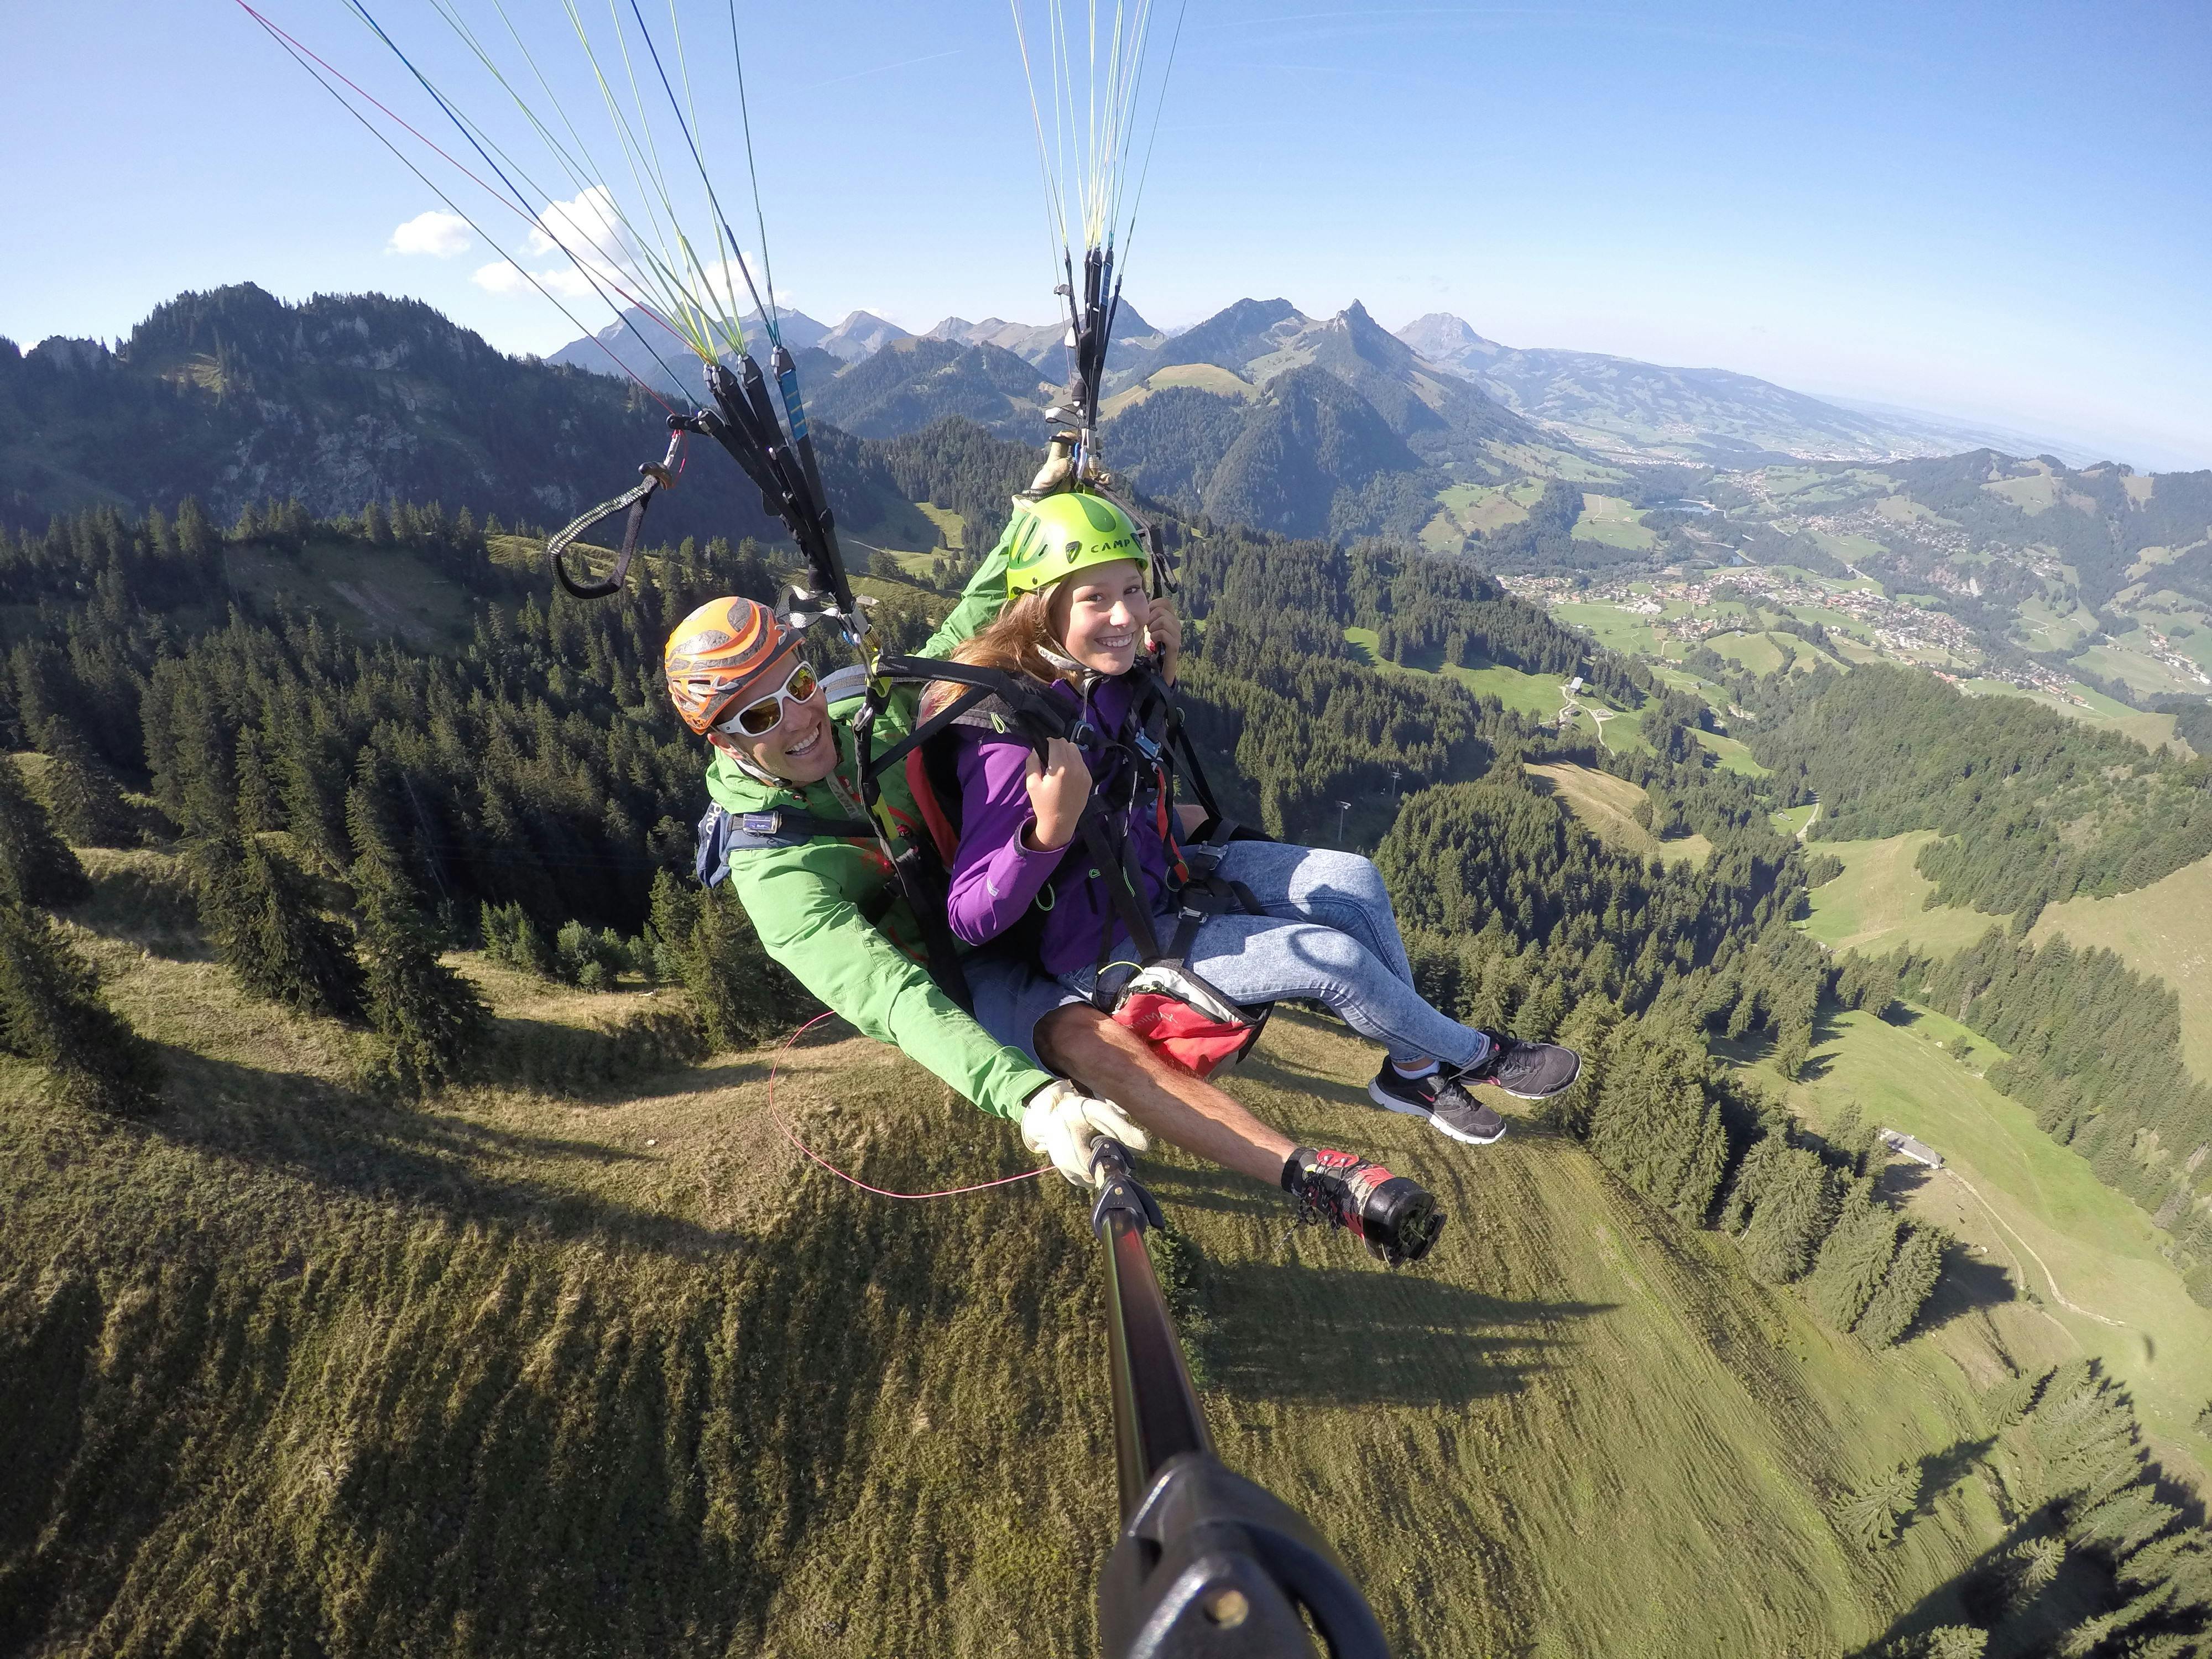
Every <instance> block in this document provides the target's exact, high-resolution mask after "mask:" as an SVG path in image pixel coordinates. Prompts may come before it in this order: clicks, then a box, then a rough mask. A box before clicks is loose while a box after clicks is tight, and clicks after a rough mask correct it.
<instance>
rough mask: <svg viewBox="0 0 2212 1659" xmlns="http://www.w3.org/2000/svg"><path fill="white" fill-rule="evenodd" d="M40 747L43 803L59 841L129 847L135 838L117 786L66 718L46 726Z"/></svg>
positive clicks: (132, 825) (96, 845)
mask: <svg viewBox="0 0 2212 1659" xmlns="http://www.w3.org/2000/svg"><path fill="white" fill-rule="evenodd" d="M39 747H40V750H43V751H45V754H46V799H48V800H50V801H51V802H52V804H53V807H52V810H53V817H54V825H55V828H57V829H59V830H60V831H61V833H62V835H63V836H65V837H66V838H67V839H68V840H70V841H72V842H76V844H77V845H78V846H80V847H129V846H131V845H132V844H133V843H134V842H136V841H137V839H138V836H137V826H136V825H135V824H134V823H132V821H131V808H130V807H129V805H126V804H125V801H124V799H123V790H122V787H120V786H119V785H118V783H117V782H116V781H115V777H114V775H113V774H112V773H111V772H109V771H108V769H106V767H105V766H103V765H101V764H100V759H99V757H97V756H95V755H94V753H93V752H92V745H91V744H88V743H87V742H86V741H85V740H84V734H83V733H82V732H80V731H78V730H77V729H76V725H75V724H74V723H73V722H72V721H70V720H69V718H68V717H67V716H65V715H62V714H56V715H54V716H52V718H51V719H49V720H47V721H46V725H45V726H44V727H43V728H41V729H40V732H39Z"/></svg>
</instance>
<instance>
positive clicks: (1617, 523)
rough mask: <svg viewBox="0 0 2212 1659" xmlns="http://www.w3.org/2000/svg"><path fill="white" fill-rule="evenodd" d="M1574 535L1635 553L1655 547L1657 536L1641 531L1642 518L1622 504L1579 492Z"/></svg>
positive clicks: (1616, 499)
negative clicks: (1580, 501)
mask: <svg viewBox="0 0 2212 1659" xmlns="http://www.w3.org/2000/svg"><path fill="white" fill-rule="evenodd" d="M1574 533H1575V534H1576V535H1577V536H1578V537H1580V538H1582V539H1583V540H1584V541H1592V542H1602V543H1604V544H1606V545H1607V547H1625V548H1628V549H1630V550H1632V551H1635V552H1639V553H1640V552H1644V551H1645V550H1648V549H1650V548H1654V547H1656V546H1657V545H1658V544H1659V538H1658V536H1657V535H1656V533H1654V532H1652V531H1650V529H1648V528H1646V527H1645V526H1644V515H1643V514H1642V513H1639V512H1638V510H1637V509H1636V508H1635V507H1632V506H1630V505H1629V503H1628V502H1627V501H1625V500H1623V499H1622V498H1621V497H1620V496H1618V495H1594V494H1592V493H1591V492H1590V491H1589V490H1584V491H1583V511H1582V516H1581V517H1580V518H1579V519H1577V520H1575V529H1574Z"/></svg>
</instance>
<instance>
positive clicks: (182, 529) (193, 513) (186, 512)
mask: <svg viewBox="0 0 2212 1659" xmlns="http://www.w3.org/2000/svg"><path fill="white" fill-rule="evenodd" d="M176 538H177V551H178V553H179V554H180V555H181V556H184V557H185V558H187V559H190V560H191V561H192V562H195V563H199V562H204V561H207V560H210V559H213V558H216V557H217V556H219V554H220V552H221V550H222V542H221V540H220V539H219V538H217V537H216V533H215V526H213V525H211V524H210V523H209V522H208V516H207V513H205V512H204V510H203V509H202V508H201V507H200V501H199V497H198V496H197V495H187V496H185V499H184V500H182V501H179V502H178V503H177V527H176Z"/></svg>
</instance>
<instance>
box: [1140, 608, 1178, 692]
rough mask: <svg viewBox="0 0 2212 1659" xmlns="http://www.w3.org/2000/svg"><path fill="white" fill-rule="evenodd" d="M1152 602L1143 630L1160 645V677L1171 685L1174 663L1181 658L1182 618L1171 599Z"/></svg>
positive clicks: (1172, 682) (1174, 672)
mask: <svg viewBox="0 0 2212 1659" xmlns="http://www.w3.org/2000/svg"><path fill="white" fill-rule="evenodd" d="M1145 632H1146V634H1148V635H1151V636H1152V643H1153V644H1154V645H1157V646H1158V647H1160V678H1162V679H1164V680H1165V681H1166V682H1167V683H1168V684H1170V685H1173V684H1175V677H1176V664H1177V663H1179V662H1181V661H1182V617H1178V616H1176V611H1175V604H1174V602H1173V601H1172V600H1170V599H1154V600H1153V601H1152V610H1151V611H1150V612H1148V613H1147V614H1146V617H1145Z"/></svg>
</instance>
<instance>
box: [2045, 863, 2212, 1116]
mask: <svg viewBox="0 0 2212 1659" xmlns="http://www.w3.org/2000/svg"><path fill="white" fill-rule="evenodd" d="M2058 933H2063V934H2064V935H2065V936H2066V937H2067V938H2068V939H2071V940H2072V941H2073V942H2074V943H2075V945H2101V946H2103V947H2104V948H2105V949H2106V950H2107V951H2115V952H2117V953H2118V955H2119V956H2120V957H2122V958H2123V959H2124V961H2125V962H2126V963H2127V964H2128V966H2130V968H2133V969H2136V971H2137V972H2139V973H2145V974H2154V975H2157V976H2158V977H2159V978H2160V979H2162V980H2164V981H2166V983H2167V984H2168V985H2170V986H2172V987H2173V989H2174V991H2175V992H2176V994H2179V997H2180V999H2181V1048H2182V1053H2183V1055H2184V1056H2185V1058H2186V1059H2187V1060H2188V1061H2189V1066H2190V1069H2191V1071H2193V1072H2195V1073H2197V1076H2198V1077H2200V1078H2207V1079H2212V973H2208V969H2212V859H2200V860H2197V862H2196V863H2195V864H2191V865H2188V866H2184V867H2183V868H2181V869H2179V870H2177V871H2175V872H2173V873H2172V875H2170V876H2168V877H2166V878H2165V879H2164V880H2163V881H2157V882H2154V883H2152V884H2150V885H2149V886H2148V887H2139V888H2137V889H2136V890H2135V891H2134V892H2132V893H2123V894H2121V895H2120V896H2118V897H2117V898H2077V899H2071V900H2069V901H2068V902H2066V903H2064V904H2054V905H2052V906H2051V908H2048V909H2046V910H2045V912H2044V913H2043V916H2042V919H2041V920H2040V921H2038V922H2037V923H2036V926H2035V931H2034V932H2033V933H2031V934H2030V935H2029V938H2030V939H2033V941H2034V942H2035V943H2036V944H2038V945H2041V944H2043V943H2045V941H2046V940H2048V939H2051V937H2052V936H2053V935H2054V934H2058Z"/></svg>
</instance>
